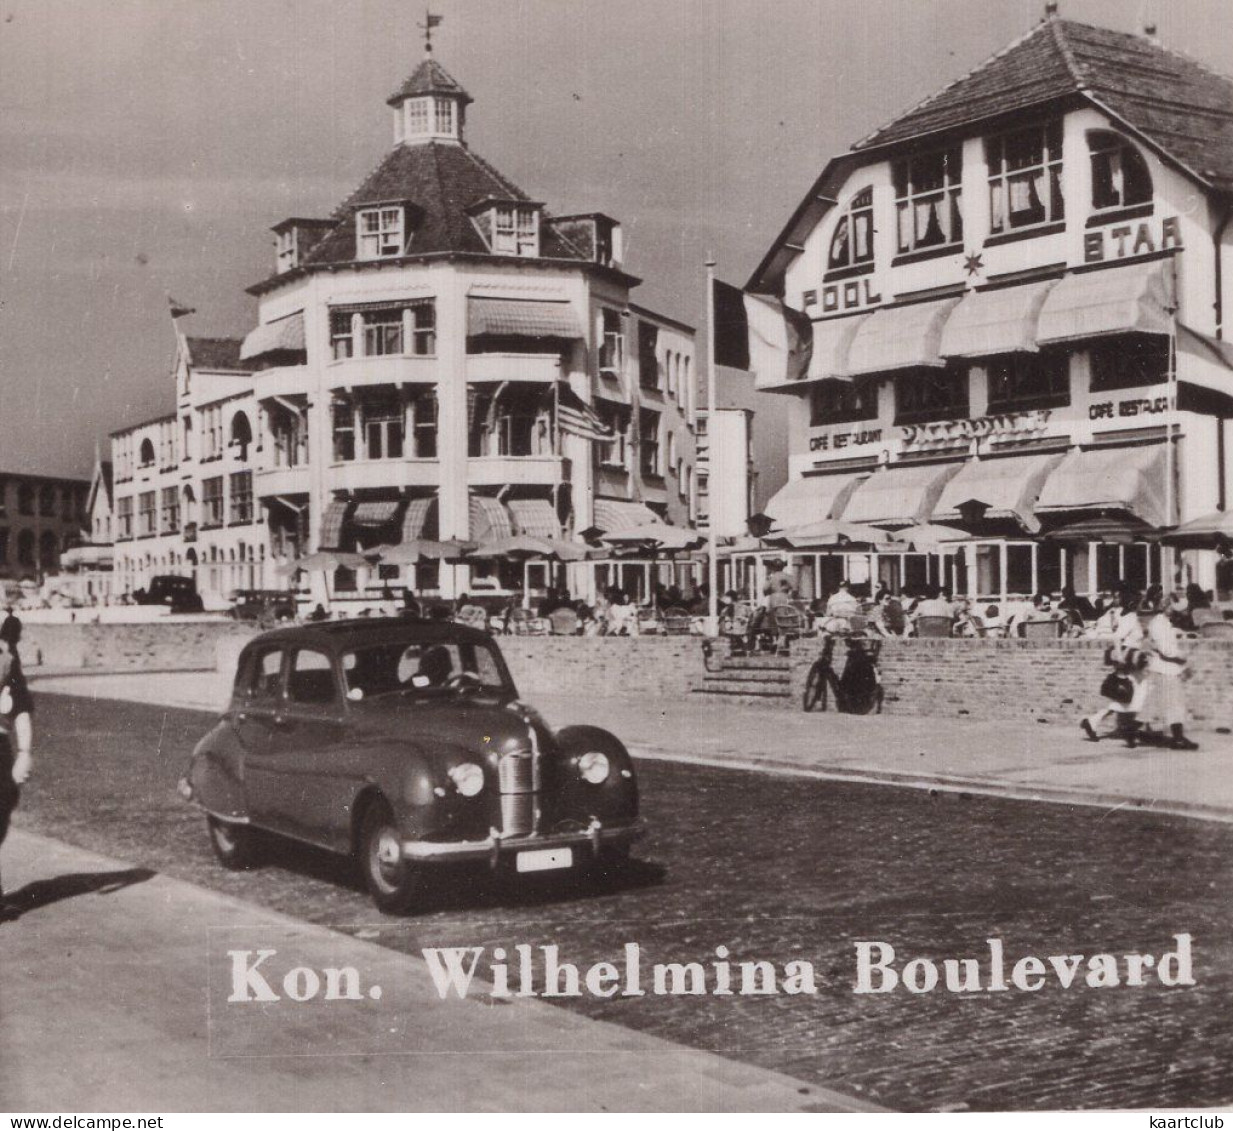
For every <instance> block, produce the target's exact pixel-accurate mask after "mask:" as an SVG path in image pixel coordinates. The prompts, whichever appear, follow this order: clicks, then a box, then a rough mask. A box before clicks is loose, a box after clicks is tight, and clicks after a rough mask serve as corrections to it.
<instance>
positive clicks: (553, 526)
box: [506, 499, 561, 539]
mask: <svg viewBox="0 0 1233 1131" xmlns="http://www.w3.org/2000/svg"><path fill="white" fill-rule="evenodd" d="M506 505H507V506H508V507H509V513H510V515H511V517H512V518H513V520H514V532H515V533H516V534H527V535H529V536H530V537H532V538H551V539H556V538H560V537H561V524H560V523H559V522H558V521H557V512H556V511H555V510H553V507H552V503H550V502H549V501H548V500H547V499H510V500H509V502H508V503H507V504H506Z"/></svg>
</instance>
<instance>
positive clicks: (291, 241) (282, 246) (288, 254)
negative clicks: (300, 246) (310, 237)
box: [275, 228, 297, 275]
mask: <svg viewBox="0 0 1233 1131" xmlns="http://www.w3.org/2000/svg"><path fill="white" fill-rule="evenodd" d="M275 264H276V268H277V270H278V273H279V274H280V275H281V274H282V273H283V272H284V271H290V270H291V269H292V268H293V267H295V266H296V265H297V261H296V246H295V229H294V228H288V229H287V230H286V231H284V232H279V233H278V241H277V245H276V249H275Z"/></svg>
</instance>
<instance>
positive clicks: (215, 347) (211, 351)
mask: <svg viewBox="0 0 1233 1131" xmlns="http://www.w3.org/2000/svg"><path fill="white" fill-rule="evenodd" d="M242 344H243V343H242V339H240V338H185V339H184V345H185V347H186V349H187V350H188V363H189V365H191V366H192V367H193V368H194V369H208V370H235V371H236V372H239V373H247V372H249V367H248V366H247V365H245V364H244V363H243V362H242V361H241V360H240V346H241V345H242Z"/></svg>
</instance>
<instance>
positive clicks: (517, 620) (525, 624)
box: [509, 606, 549, 636]
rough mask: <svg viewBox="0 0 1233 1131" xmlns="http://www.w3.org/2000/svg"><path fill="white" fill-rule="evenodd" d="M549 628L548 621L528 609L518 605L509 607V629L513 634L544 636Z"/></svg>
mask: <svg viewBox="0 0 1233 1131" xmlns="http://www.w3.org/2000/svg"><path fill="white" fill-rule="evenodd" d="M548 629H549V625H548V622H547V621H545V620H542V619H541V618H539V617H537V616H536V615H535V614H534V613H532V612H531V610H530V609H524V608H522V607H521V606H519V607H518V608H516V609H511V610H510V614H509V630H510V632H511V633H513V635H515V636H544V635H546V634H547V632H548Z"/></svg>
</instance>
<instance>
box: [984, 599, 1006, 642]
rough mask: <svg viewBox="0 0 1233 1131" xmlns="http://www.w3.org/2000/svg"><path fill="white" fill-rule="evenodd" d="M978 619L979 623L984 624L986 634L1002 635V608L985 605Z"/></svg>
mask: <svg viewBox="0 0 1233 1131" xmlns="http://www.w3.org/2000/svg"><path fill="white" fill-rule="evenodd" d="M980 619H981V623H982V624H983V625H984V628H985V635H986V636H1001V635H1002V629H1003V624H1002V610H1001V609H999V608H998V607H997V605H989V606H987V607H986V608H985V611H984V613H983V614H982V615H981V618H980Z"/></svg>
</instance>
